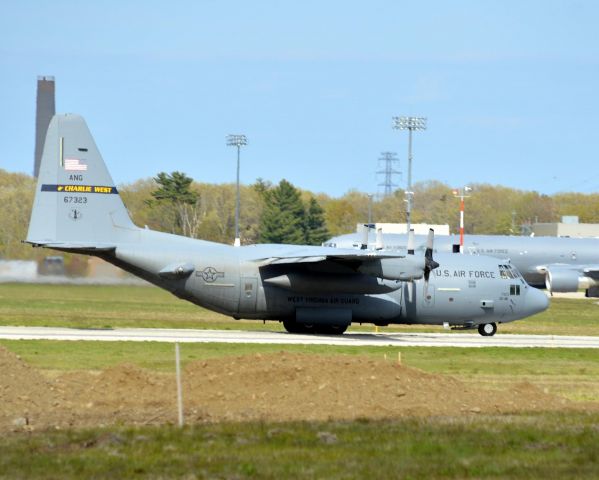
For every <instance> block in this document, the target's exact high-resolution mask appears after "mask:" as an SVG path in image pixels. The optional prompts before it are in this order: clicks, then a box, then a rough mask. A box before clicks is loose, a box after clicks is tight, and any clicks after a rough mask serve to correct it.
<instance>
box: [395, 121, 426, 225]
mask: <svg viewBox="0 0 599 480" xmlns="http://www.w3.org/2000/svg"><path fill="white" fill-rule="evenodd" d="M393 128H394V129H395V130H407V131H408V186H407V190H406V202H407V207H406V223H407V231H408V232H409V231H410V228H411V226H412V199H413V196H414V192H413V191H412V132H413V131H415V130H426V117H393Z"/></svg>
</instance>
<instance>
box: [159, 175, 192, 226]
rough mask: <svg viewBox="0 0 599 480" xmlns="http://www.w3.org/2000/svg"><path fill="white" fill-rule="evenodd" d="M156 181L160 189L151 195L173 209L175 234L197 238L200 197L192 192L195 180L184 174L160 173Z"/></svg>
mask: <svg viewBox="0 0 599 480" xmlns="http://www.w3.org/2000/svg"><path fill="white" fill-rule="evenodd" d="M154 181H155V182H156V183H157V184H158V185H159V188H158V190H154V191H153V192H152V193H151V194H152V197H154V199H155V200H156V201H157V202H158V203H166V204H168V205H169V206H171V207H172V215H173V233H182V234H183V235H185V236H190V237H195V236H196V234H197V231H198V228H199V224H200V218H199V215H197V210H198V203H199V195H198V194H197V193H196V192H194V191H193V190H191V184H192V183H193V179H192V178H191V177H188V176H187V175H185V174H184V173H182V172H173V173H172V174H168V173H166V172H160V173H159V174H158V175H157V176H156V177H154Z"/></svg>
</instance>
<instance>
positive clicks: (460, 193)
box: [452, 186, 472, 253]
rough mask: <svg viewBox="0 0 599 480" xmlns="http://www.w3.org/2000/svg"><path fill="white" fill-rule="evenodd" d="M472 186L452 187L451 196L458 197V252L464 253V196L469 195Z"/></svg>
mask: <svg viewBox="0 0 599 480" xmlns="http://www.w3.org/2000/svg"><path fill="white" fill-rule="evenodd" d="M470 192H472V188H470V187H468V186H465V187H462V188H454V189H453V190H452V193H453V196H454V197H456V198H459V199H460V253H464V198H466V197H469V196H470Z"/></svg>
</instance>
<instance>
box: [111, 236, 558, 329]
mask: <svg viewBox="0 0 599 480" xmlns="http://www.w3.org/2000/svg"><path fill="white" fill-rule="evenodd" d="M132 240H133V241H132V242H131V243H128V242H124V243H121V244H119V245H118V246H117V248H116V250H115V252H114V254H109V255H103V258H105V259H106V260H108V261H110V262H112V263H114V264H116V265H118V266H120V267H121V268H123V269H125V270H128V271H130V272H131V273H134V274H136V275H138V276H141V277H143V278H145V279H146V280H148V281H151V282H152V283H155V284H157V285H159V286H161V287H162V288H165V289H167V290H169V291H171V292H172V293H174V294H175V295H177V296H179V297H181V298H184V299H186V300H189V301H192V302H194V303H196V304H198V305H201V306H203V307H205V308H208V309H211V310H214V311H217V312H220V313H223V314H226V315H229V316H232V317H234V318H247V319H264V320H285V319H297V318H303V319H308V320H306V321H309V319H310V318H313V319H314V320H315V321H321V319H327V318H328V319H332V320H331V321H332V322H335V321H337V320H336V319H338V321H339V322H345V321H347V319H349V321H350V322H351V323H374V324H378V325H387V324H401V323H403V324H435V325H441V324H444V323H447V324H449V325H467V326H474V325H478V324H481V323H489V322H497V323H504V322H510V321H513V320H517V319H519V318H523V317H526V316H529V315H532V314H534V313H537V312H539V311H542V310H544V309H545V308H546V307H547V298H546V296H545V295H544V294H543V293H542V292H539V291H538V290H536V289H533V288H531V287H530V286H529V285H527V283H526V282H525V281H524V280H523V278H522V277H521V276H520V275H519V273H518V272H517V270H516V269H515V268H513V267H512V266H511V265H509V263H507V262H502V261H498V260H497V259H495V258H490V257H487V256H475V257H468V260H467V262H466V261H464V257H462V256H459V255H451V254H444V253H439V254H438V255H437V256H436V257H435V259H436V261H437V262H439V264H440V266H439V267H438V268H437V269H435V270H433V271H432V272H431V275H430V278H429V281H428V282H426V281H425V280H424V279H418V280H414V281H413V282H401V281H391V282H389V281H387V282H385V283H384V285H383V284H382V283H381V286H380V289H381V291H385V293H369V294H363V293H352V292H351V291H350V292H348V291H347V290H348V287H344V286H343V285H344V283H343V279H344V278H345V277H346V275H345V274H343V275H341V274H338V272H336V270H335V265H331V267H330V273H329V274H328V275H327V276H326V279H325V280H322V278H321V276H322V273H319V275H320V276H319V277H317V278H320V279H321V280H322V281H321V282H320V283H315V282H314V281H311V279H312V278H313V277H312V276H311V272H310V268H311V266H310V264H299V265H297V266H296V267H294V268H293V269H292V270H291V271H290V270H289V267H288V266H286V272H287V274H288V276H292V277H293V278H294V279H295V280H296V281H295V283H293V284H292V285H287V286H286V287H285V286H279V285H276V284H275V285H273V284H272V283H271V280H272V279H273V278H280V271H279V270H280V268H279V267H277V266H276V265H268V264H265V262H263V261H261V260H257V259H263V258H267V257H269V256H274V255H276V254H277V251H278V250H280V249H284V250H288V249H290V248H293V246H282V245H278V246H277V245H253V246H244V247H232V246H229V245H223V244H218V243H212V242H206V241H202V240H195V239H190V238H186V237H180V236H176V235H170V234H165V233H160V232H154V231H151V230H143V229H140V230H139V231H138V232H137V233H136V234H135V238H134V239H132ZM303 248H305V247H303ZM165 265H174V266H176V265H190V266H191V267H190V268H193V271H192V273H191V274H190V275H189V276H186V277H185V278H177V277H176V276H173V275H168V274H167V275H165V274H164V267H165ZM161 272H163V273H161ZM298 279H299V280H298ZM302 279H307V281H305V282H302V281H301V280H302ZM371 280H372V277H369V276H367V275H359V274H357V275H355V276H354V277H352V284H353V285H357V287H355V288H360V285H361V284H362V283H361V282H364V285H366V284H369V282H370V283H371ZM346 284H347V283H346ZM336 285H339V286H338V287H336ZM355 288H354V290H355ZM375 288H376V286H375ZM323 321H326V320H323Z"/></svg>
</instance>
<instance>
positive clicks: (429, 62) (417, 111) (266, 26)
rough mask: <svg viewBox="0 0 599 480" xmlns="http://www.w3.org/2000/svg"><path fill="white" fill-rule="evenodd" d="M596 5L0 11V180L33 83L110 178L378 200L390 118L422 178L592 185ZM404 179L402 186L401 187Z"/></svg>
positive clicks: (25, 168)
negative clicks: (180, 176)
mask: <svg viewBox="0 0 599 480" xmlns="http://www.w3.org/2000/svg"><path fill="white" fill-rule="evenodd" d="M597 25H599V2H596V1H594V0H587V1H555V0H539V1H537V0H528V1H522V0H513V1H510V0H489V1H476V0H472V1H460V0H453V1H446V0H445V1H443V0H438V1H421V2H414V1H403V0H394V1H393V0H390V1H377V0H370V1H367V2H365V1H355V0H331V1H325V0H319V1H314V0H302V1H291V0H289V1H282V0H281V1H275V0H270V1H262V0H254V1H247V0H246V1H226V0H220V1H216V0H199V1H189V2H186V1H176V0H171V1H169V2H166V1H162V2H158V1H147V0H146V1H125V0H120V1H109V0H107V1H96V2H91V1H64V0H52V1H42V0H39V1H32V0H20V1H17V0H4V1H3V2H2V3H1V4H0V86H1V88H0V106H1V107H2V115H1V117H0V168H4V169H6V170H9V171H20V172H26V173H31V171H32V169H33V151H34V120H35V89H36V80H37V76H38V75H54V76H55V77H56V89H57V95H56V103H57V111H58V112H75V113H79V114H82V115H83V116H84V117H85V118H86V120H87V122H88V125H89V126H90V129H91V130H92V134H93V135H94V136H95V139H96V142H97V144H98V146H99V148H100V151H101V152H102V154H103V156H104V159H105V160H106V162H107V163H108V166H109V169H110V170H111V172H112V176H113V178H114V179H115V181H116V182H117V183H126V182H131V181H134V180H136V179H138V178H145V177H151V176H154V175H156V174H157V173H158V172H160V171H167V172H171V171H174V170H179V171H183V172H185V173H187V174H188V175H190V176H191V177H193V178H194V179H195V180H197V181H200V182H218V183H221V182H232V181H234V179H235V152H234V149H233V148H231V147H226V144H225V136H226V135H227V134H229V133H244V134H246V135H247V137H248V140H249V145H248V146H247V147H246V148H244V150H243V151H242V167H241V180H242V182H243V183H246V184H249V183H252V182H253V181H254V180H255V179H256V178H258V177H262V178H263V179H265V180H270V181H272V182H275V183H276V182H278V181H279V180H280V179H282V178H286V179H287V180H289V181H291V182H292V183H293V184H295V185H296V186H298V187H300V188H305V189H309V190H312V191H315V192H325V193H328V194H330V195H333V196H339V195H342V194H343V193H345V192H346V191H348V190H350V189H353V188H355V189H358V190H360V191H363V192H368V193H370V192H372V193H376V192H377V191H381V188H380V187H377V184H378V183H379V182H380V181H382V178H381V177H380V176H379V177H377V175H376V174H375V172H376V170H377V168H378V165H377V158H378V157H379V156H380V153H381V152H382V151H395V152H397V153H398V158H399V159H400V166H399V168H400V170H405V167H406V157H407V133H406V132H400V131H395V130H392V128H391V124H392V122H391V118H392V116H394V115H417V116H426V117H427V118H428V129H427V130H426V131H424V132H417V133H416V134H415V138H414V170H413V178H414V181H422V180H429V179H430V180H433V179H434V180H439V181H442V182H445V183H448V184H449V185H451V186H455V187H457V186H461V185H466V184H468V183H471V182H488V183H496V184H502V185H507V186H511V187H515V188H521V189H526V190H537V191H539V192H542V193H549V194H550V193H554V192H558V191H580V192H585V193H589V192H597V191H599V155H598V153H599V108H598V107H599V94H598V92H597V90H598V89H599V40H598V38H599V30H598V27H597ZM405 178H406V176H405V175H404V177H403V179H400V178H397V179H396V183H398V184H400V185H404V182H405Z"/></svg>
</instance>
